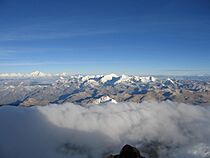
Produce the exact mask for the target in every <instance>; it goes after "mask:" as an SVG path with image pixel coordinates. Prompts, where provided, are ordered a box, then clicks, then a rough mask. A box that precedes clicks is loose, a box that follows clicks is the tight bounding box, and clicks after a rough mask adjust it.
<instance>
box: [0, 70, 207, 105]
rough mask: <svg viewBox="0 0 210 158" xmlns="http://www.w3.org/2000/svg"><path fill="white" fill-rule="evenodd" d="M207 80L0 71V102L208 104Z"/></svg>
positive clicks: (41, 103)
mask: <svg viewBox="0 0 210 158" xmlns="http://www.w3.org/2000/svg"><path fill="white" fill-rule="evenodd" d="M209 81H210V80H206V79H205V80H193V79H175V78H173V79H172V78H167V77H165V78H163V77H162V78H158V77H153V76H134V75H116V74H108V75H69V74H67V73H62V74H48V73H42V72H39V71H35V72H32V73H28V74H21V73H12V74H0V105H15V106H33V105H48V104H50V103H56V104H61V103H66V102H67V103H68V102H71V103H75V104H80V105H86V104H101V103H106V102H111V103H117V102H137V103H140V102H143V101H157V102H160V101H166V100H170V101H174V102H180V103H190V104H194V105H209V103H210V93H209V90H210V82H209Z"/></svg>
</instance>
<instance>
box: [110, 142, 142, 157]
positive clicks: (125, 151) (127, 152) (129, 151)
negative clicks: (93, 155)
mask: <svg viewBox="0 0 210 158" xmlns="http://www.w3.org/2000/svg"><path fill="white" fill-rule="evenodd" d="M106 158H144V157H143V156H141V154H140V151H139V150H138V149H137V148H135V147H132V146H130V145H128V144H126V145H125V146H124V147H123V148H122V149H121V151H120V154H118V155H109V156H107V157H106Z"/></svg>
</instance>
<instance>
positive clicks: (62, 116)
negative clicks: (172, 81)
mask: <svg viewBox="0 0 210 158" xmlns="http://www.w3.org/2000/svg"><path fill="white" fill-rule="evenodd" d="M124 144H131V145H133V146H136V147H138V148H139V149H140V150H141V151H142V152H143V153H144V154H145V156H146V157H147V156H148V155H150V157H157V156H158V155H159V157H161V158H210V108H204V107H200V106H193V105H186V104H180V103H173V102H162V103H156V102H152V103H149V102H144V103H141V104H136V103H118V104H111V103H110V104H109V103H108V104H103V105H89V106H79V105H74V104H71V103H68V104H63V105H55V104H53V105H48V106H44V107H40V106H34V107H30V108H24V107H14V106H3V107H0V158H67V157H71V158H87V157H90V158H100V157H105V156H106V155H108V154H110V153H113V154H114V153H119V151H120V149H121V148H122V146H123V145H124Z"/></svg>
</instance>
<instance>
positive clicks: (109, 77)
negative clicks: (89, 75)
mask: <svg viewBox="0 0 210 158" xmlns="http://www.w3.org/2000/svg"><path fill="white" fill-rule="evenodd" d="M118 77H119V76H117V75H116V74H114V73H112V74H109V75H105V76H103V77H102V78H101V80H100V81H101V82H102V83H106V82H107V81H110V80H112V79H113V78H118Z"/></svg>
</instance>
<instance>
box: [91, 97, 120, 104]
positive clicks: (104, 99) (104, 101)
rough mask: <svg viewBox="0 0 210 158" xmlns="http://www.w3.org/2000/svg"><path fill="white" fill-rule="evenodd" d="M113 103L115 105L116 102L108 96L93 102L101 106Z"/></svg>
mask: <svg viewBox="0 0 210 158" xmlns="http://www.w3.org/2000/svg"><path fill="white" fill-rule="evenodd" d="M108 102H109V103H110V102H111V103H114V104H117V101H116V100H114V99H112V98H110V97H109V96H102V97H100V98H98V99H96V100H94V101H93V104H101V103H108Z"/></svg>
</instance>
